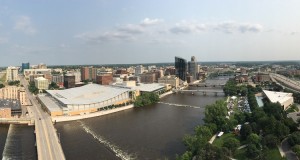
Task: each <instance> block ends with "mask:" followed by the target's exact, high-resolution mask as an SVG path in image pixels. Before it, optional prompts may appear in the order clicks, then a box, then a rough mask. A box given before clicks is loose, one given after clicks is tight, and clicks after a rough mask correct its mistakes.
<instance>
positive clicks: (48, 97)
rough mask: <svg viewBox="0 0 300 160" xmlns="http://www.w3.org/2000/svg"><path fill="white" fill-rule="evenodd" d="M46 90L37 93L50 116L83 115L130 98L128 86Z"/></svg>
mask: <svg viewBox="0 0 300 160" xmlns="http://www.w3.org/2000/svg"><path fill="white" fill-rule="evenodd" d="M46 92H47V94H39V95H38V99H39V100H40V102H41V103H42V105H43V106H44V107H45V109H46V110H47V111H48V112H49V114H50V115H51V116H61V115H69V116H72V115H83V114H88V113H93V112H97V111H101V110H103V109H104V108H106V107H109V106H116V105H121V104H126V103H128V102H130V101H131V100H132V99H131V97H130V94H129V92H131V90H130V89H129V88H126V87H116V86H103V85H98V84H87V85H85V86H82V87H77V88H71V89H66V90H46Z"/></svg>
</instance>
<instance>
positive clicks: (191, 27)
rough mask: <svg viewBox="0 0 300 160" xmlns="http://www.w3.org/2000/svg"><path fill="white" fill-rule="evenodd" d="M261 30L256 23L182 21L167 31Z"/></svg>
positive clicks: (176, 32)
mask: <svg viewBox="0 0 300 160" xmlns="http://www.w3.org/2000/svg"><path fill="white" fill-rule="evenodd" d="M262 30H263V26H262V25H261V24H256V23H253V24H252V23H238V22H231V21H229V22H220V23H198V22H188V21H182V22H180V23H177V24H176V25H175V26H174V27H171V28H170V29H169V31H170V32H171V33H174V34H181V33H182V34H187V33H199V32H212V31H217V32H223V33H246V32H252V33H258V32H261V31H262Z"/></svg>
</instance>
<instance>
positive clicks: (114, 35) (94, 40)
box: [75, 31, 134, 44]
mask: <svg viewBox="0 0 300 160" xmlns="http://www.w3.org/2000/svg"><path fill="white" fill-rule="evenodd" d="M75 38H80V39H82V40H84V41H86V42H87V43H89V44H98V43H103V42H108V41H120V40H126V41H132V40H133V39H134V37H133V36H132V35H130V34H127V33H124V32H118V31H114V32H104V33H102V32H87V33H82V34H79V35H76V36H75Z"/></svg>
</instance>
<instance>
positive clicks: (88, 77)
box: [81, 67, 97, 81]
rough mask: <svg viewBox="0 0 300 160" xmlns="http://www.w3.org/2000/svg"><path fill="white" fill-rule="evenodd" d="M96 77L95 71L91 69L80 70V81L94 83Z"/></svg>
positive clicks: (83, 68)
mask: <svg viewBox="0 0 300 160" xmlns="http://www.w3.org/2000/svg"><path fill="white" fill-rule="evenodd" d="M96 76H97V69H96V68H93V67H82V68H81V80H82V81H95V80H96Z"/></svg>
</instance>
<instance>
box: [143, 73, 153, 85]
mask: <svg viewBox="0 0 300 160" xmlns="http://www.w3.org/2000/svg"><path fill="white" fill-rule="evenodd" d="M140 77H141V80H140V81H141V83H154V82H155V79H156V78H155V73H143V74H140Z"/></svg>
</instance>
